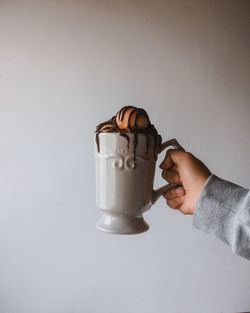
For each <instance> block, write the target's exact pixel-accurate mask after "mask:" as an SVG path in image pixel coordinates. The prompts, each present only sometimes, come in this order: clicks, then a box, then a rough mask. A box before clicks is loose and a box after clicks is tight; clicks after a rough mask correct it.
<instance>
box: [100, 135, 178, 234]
mask: <svg viewBox="0 0 250 313" xmlns="http://www.w3.org/2000/svg"><path fill="white" fill-rule="evenodd" d="M127 135H128V136H129V138H128V139H130V140H129V141H127V139H126V138H125V137H123V136H121V135H120V134H119V133H115V132H113V133H100V134H99V151H98V149H97V145H96V144H95V159H96V204H97V207H98V208H100V209H101V210H102V211H103V215H102V217H101V218H100V220H99V221H98V222H97V224H96V227H97V228H98V229H99V230H102V231H105V232H108V233H113V234H138V233H141V232H144V231H146V230H147V229H148V228H149V226H148V224H147V223H146V222H145V221H144V219H143V216H142V213H143V212H145V211H147V210H149V208H150V207H151V206H152V204H154V203H155V202H156V200H157V199H158V198H159V197H160V196H161V195H162V194H164V193H165V192H166V191H167V190H168V189H170V188H172V187H173V185H171V184H168V185H165V186H163V187H161V188H159V189H157V190H154V189H153V183H154V174H155V166H156V159H157V156H158V154H159V153H160V152H161V151H163V150H164V149H165V148H167V147H169V146H172V147H174V148H176V149H183V148H182V147H181V146H180V145H179V144H178V142H177V141H176V140H175V139H171V140H168V141H166V142H164V143H163V144H161V145H159V146H158V147H156V151H155V141H154V140H155V138H154V137H153V136H150V137H151V138H150V143H149V146H147V142H146V136H145V135H144V134H138V135H137V145H136V149H135V150H134V134H133V133H128V134H127ZM134 152H135V157H134ZM155 152H156V153H155Z"/></svg>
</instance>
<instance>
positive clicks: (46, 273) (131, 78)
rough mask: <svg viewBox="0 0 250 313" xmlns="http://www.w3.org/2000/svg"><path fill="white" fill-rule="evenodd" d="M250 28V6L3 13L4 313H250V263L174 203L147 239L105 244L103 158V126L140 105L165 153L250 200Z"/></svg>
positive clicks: (4, 7)
mask: <svg viewBox="0 0 250 313" xmlns="http://www.w3.org/2000/svg"><path fill="white" fill-rule="evenodd" d="M248 13H249V1H215V0H214V1H198V0H192V1H184V0H183V1H173V0H172V1H163V0H162V1H158V0H157V1H156V0H154V1H146V0H144V1H138V0H133V1H132V0H131V1H127V0H124V1H121V0H110V1H97V0H94V1H93V0H88V1H11V0H6V1H4V0H2V1H0V312H1V313H40V312H41V313H51V312H53V313H80V312H81V313H82V312H84V313H85V312H86V313H92V312H94V313H96V312H105V313H106V312H107V313H117V312H119V313H152V312H157V313H165V312H171V313H182V312H183V313H184V312H185V313H196V312H197V313H198V312H203V313H211V312H213V313H216V312H218V313H219V312H223V313H230V312H239V311H249V310H250V279H249V277H250V263H249V261H246V260H244V259H243V258H241V257H238V256H235V255H233V253H232V252H231V250H230V247H228V246H227V245H225V244H223V243H222V242H220V241H219V240H218V239H216V238H215V237H213V236H210V235H207V234H205V233H203V232H201V231H199V230H196V229H194V228H193V226H192V218H191V217H187V216H183V215H181V214H180V213H178V212H176V211H172V210H170V209H168V208H167V207H166V205H165V202H164V199H161V200H160V201H159V202H158V203H157V204H156V205H155V206H154V208H152V210H151V211H150V212H148V213H147V214H146V215H145V218H146V220H147V221H148V223H149V224H150V226H151V228H150V230H149V231H148V232H147V233H145V234H142V235H137V236H112V235H106V234H103V233H101V232H98V231H97V230H96V229H95V228H94V224H95V222H96V220H97V219H98V218H99V216H100V212H99V210H98V209H97V208H96V206H95V171H94V158H93V150H94V148H93V132H94V129H95V126H96V124H98V123H99V122H101V121H103V120H105V119H108V118H110V117H111V116H112V115H113V114H114V113H115V112H116V111H117V110H119V108H120V106H121V104H138V105H139V106H142V107H144V108H145V109H146V110H147V111H148V113H149V114H150V117H151V121H152V122H153V123H154V124H155V126H156V127H157V129H158V130H159V132H160V133H161V134H162V137H163V139H166V138H172V137H176V138H177V139H178V140H179V141H180V143H181V144H182V145H183V146H184V147H186V149H187V150H190V151H192V152H193V153H194V154H196V155H197V156H198V157H199V158H201V159H202V160H203V161H204V162H205V163H206V164H207V165H208V167H209V168H210V169H211V171H212V172H213V173H216V174H217V175H219V176H222V177H224V178H226V179H228V180H231V181H234V182H236V183H238V184H240V185H243V186H246V187H250V167H249V157H250V140H249V132H250V123H249V120H250V105H249V52H250V51H249V50H250V49H249V45H248V43H249V26H250V25H249V19H248ZM161 158H163V155H162V157H161ZM162 183H163V181H162V179H161V176H160V172H159V173H158V174H157V177H156V185H157V186H159V185H161V184H162Z"/></svg>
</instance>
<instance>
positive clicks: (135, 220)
mask: <svg viewBox="0 0 250 313" xmlns="http://www.w3.org/2000/svg"><path fill="white" fill-rule="evenodd" d="M96 228H97V229H99V230H101V231H104V232H106V233H111V234H120V235H133V234H139V233H143V232H145V231H147V230H148V229H149V226H148V224H147V223H146V222H145V220H144V218H143V216H142V214H141V215H136V216H133V215H122V214H110V213H106V212H105V213H103V215H102V217H101V218H100V220H99V221H98V222H97V223H96Z"/></svg>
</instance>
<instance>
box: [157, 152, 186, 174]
mask: <svg viewBox="0 0 250 313" xmlns="http://www.w3.org/2000/svg"><path fill="white" fill-rule="evenodd" d="M185 154H186V152H185V151H181V150H176V149H169V150H168V151H167V152H166V156H165V158H164V160H163V161H162V162H161V164H160V168H161V169H168V168H171V167H172V166H173V165H177V167H178V165H179V164H180V163H181V160H182V159H183V157H184V155H185Z"/></svg>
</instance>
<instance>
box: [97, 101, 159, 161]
mask: <svg viewBox="0 0 250 313" xmlns="http://www.w3.org/2000/svg"><path fill="white" fill-rule="evenodd" d="M128 109H132V110H131V112H130V113H129V117H128V123H127V124H128V127H127V128H126V129H124V130H121V129H119V127H118V126H117V123H116V116H117V117H118V119H119V120H123V118H124V115H125V113H126V111H127V110H128ZM135 112H137V114H136V116H135V119H134V123H133V124H134V125H133V124H131V122H132V121H131V119H132V116H133V114H134V113H135ZM143 115H144V116H145V117H146V118H147V119H148V126H147V127H146V128H144V129H141V128H139V125H138V118H139V117H140V116H143ZM101 132H116V133H119V134H120V136H122V137H124V138H126V140H127V143H128V149H129V143H130V136H129V135H128V134H129V133H132V134H134V138H133V161H134V162H135V161H136V147H137V143H138V134H143V135H145V136H146V153H148V151H149V147H150V136H153V137H154V159H155V160H156V159H157V154H158V153H157V152H158V147H159V145H160V144H161V136H160V135H159V134H158V132H157V130H156V129H155V127H154V125H153V124H151V123H150V120H149V118H148V115H147V113H146V111H145V110H144V109H141V108H135V107H133V106H125V107H123V108H122V109H121V110H120V111H119V112H118V113H117V114H116V115H114V116H113V117H112V118H111V119H110V120H108V121H106V122H103V123H101V124H99V125H98V126H97V127H96V131H95V133H96V136H95V139H96V145H97V151H98V153H99V152H100V140H99V134H100V133H101ZM135 166H136V162H135Z"/></svg>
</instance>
